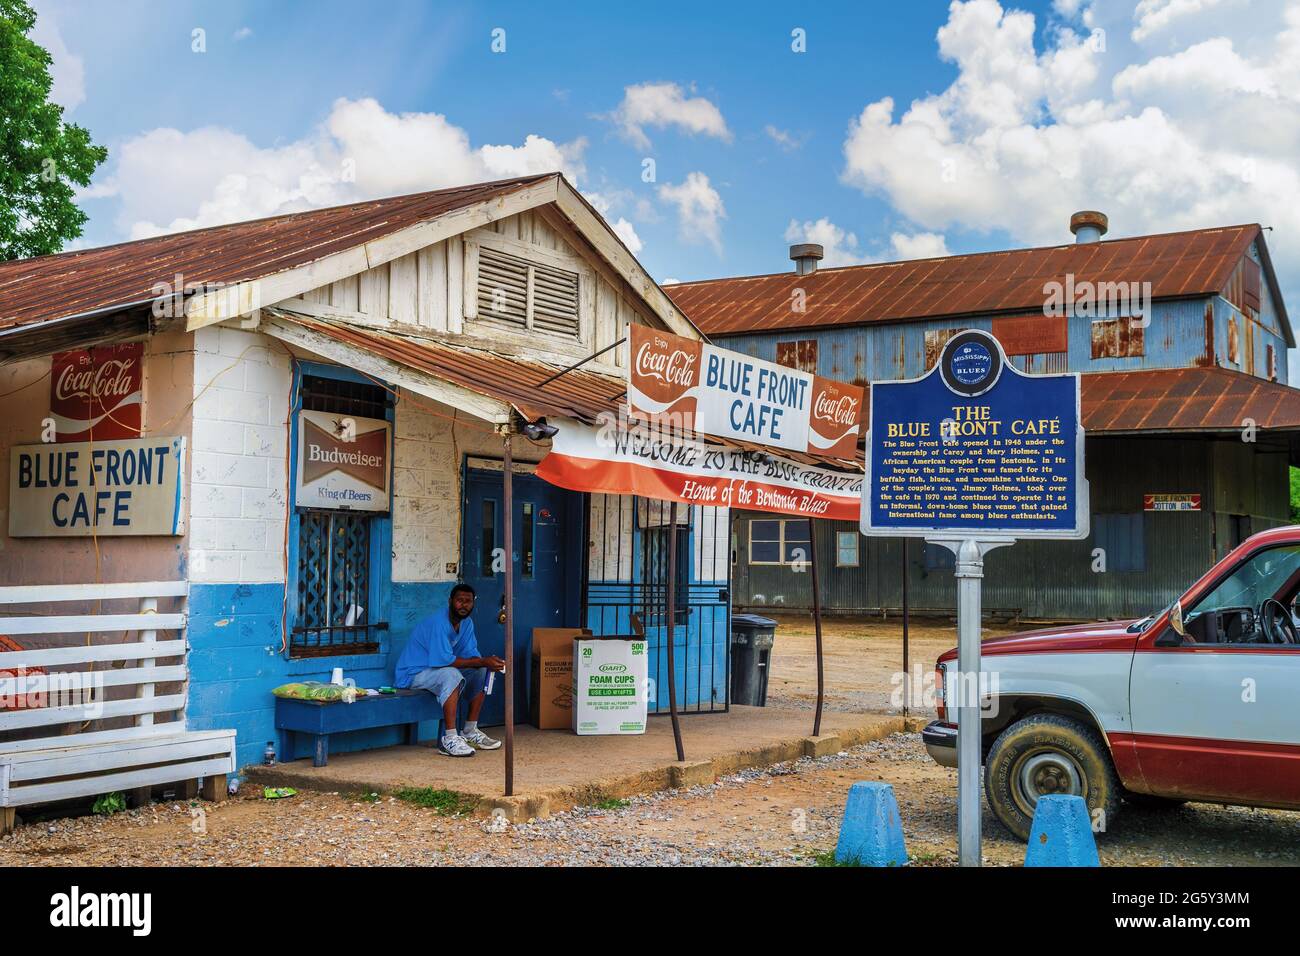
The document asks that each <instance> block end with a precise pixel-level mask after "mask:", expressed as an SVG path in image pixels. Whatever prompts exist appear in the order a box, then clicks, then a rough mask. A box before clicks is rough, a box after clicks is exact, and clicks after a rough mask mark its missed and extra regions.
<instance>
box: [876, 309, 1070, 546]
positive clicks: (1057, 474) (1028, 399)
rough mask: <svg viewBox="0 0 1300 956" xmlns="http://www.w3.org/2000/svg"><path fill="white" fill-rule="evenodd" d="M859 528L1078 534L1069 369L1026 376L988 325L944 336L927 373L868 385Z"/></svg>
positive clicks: (1006, 535)
mask: <svg viewBox="0 0 1300 956" xmlns="http://www.w3.org/2000/svg"><path fill="white" fill-rule="evenodd" d="M866 466H867V474H866V481H865V482H864V483H863V486H862V488H863V502H862V533H863V534H870V535H890V536H895V535H902V536H916V537H930V538H938V537H951V538H978V539H981V540H994V539H1014V538H1083V537H1086V536H1087V534H1088V494H1087V481H1086V480H1085V478H1084V472H1083V427H1082V425H1081V424H1080V418H1079V376H1078V375H1077V374H1073V373H1068V374H1059V375H1028V374H1025V373H1024V372H1021V371H1020V370H1019V369H1016V368H1014V367H1013V366H1011V365H1010V364H1009V363H1008V362H1007V359H1006V355H1005V354H1004V353H1003V351H1002V347H1001V345H1000V344H999V343H998V341H997V339H995V338H994V337H993V336H992V335H990V334H989V333H987V332H983V331H980V330H977V329H969V330H966V331H964V332H959V333H957V334H956V335H954V336H953V337H952V338H950V339H949V340H948V343H947V344H946V345H945V346H944V349H943V353H942V354H941V355H940V357H939V361H938V363H937V364H936V365H935V367H934V368H932V369H931V370H930V371H929V372H928V373H927V374H925V375H924V376H922V377H921V378H918V379H912V380H910V381H904V382H877V383H874V384H873V385H872V386H871V424H870V431H869V433H868V437H867V461H866Z"/></svg>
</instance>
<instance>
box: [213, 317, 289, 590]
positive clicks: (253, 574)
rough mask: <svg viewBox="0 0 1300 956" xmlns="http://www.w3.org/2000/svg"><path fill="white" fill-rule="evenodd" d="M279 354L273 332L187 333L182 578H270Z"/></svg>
mask: <svg viewBox="0 0 1300 956" xmlns="http://www.w3.org/2000/svg"><path fill="white" fill-rule="evenodd" d="M292 380H293V375H292V369H291V367H290V362H289V355H288V353H287V352H286V351H285V349H284V348H283V347H282V346H281V345H280V344H279V343H278V342H277V341H275V340H274V339H271V338H268V337H267V336H264V335H260V334H258V333H255V332H246V331H243V330H241V329H233V328H225V327H221V326H209V327H207V328H204V329H200V330H199V331H198V332H196V333H195V334H194V396H195V401H194V408H193V413H194V426H193V432H192V436H193V437H192V438H191V443H190V492H189V493H190V561H189V564H190V579H191V580H192V581H195V582H202V583H209V584H219V583H231V582H241V583H245V584H279V583H283V582H284V580H285V576H284V529H285V521H286V517H287V508H286V502H287V492H286V483H285V482H286V474H285V467H286V462H287V460H288V444H287V441H288V429H287V427H286V418H287V416H288V412H289V389H290V386H291V384H292Z"/></svg>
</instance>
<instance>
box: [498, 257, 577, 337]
mask: <svg viewBox="0 0 1300 956" xmlns="http://www.w3.org/2000/svg"><path fill="white" fill-rule="evenodd" d="M477 298H478V303H477V305H478V317H479V318H480V319H481V320H483V321H485V322H489V323H492V324H495V325H501V326H505V327H507V328H510V329H512V330H515V331H533V332H545V333H547V334H550V335H562V336H566V337H568V338H577V337H578V334H579V330H580V321H579V314H578V301H579V300H578V274H577V273H576V272H570V271H568V270H566V269H560V268H558V267H556V266H551V265H544V264H542V263H539V262H531V261H530V260H528V259H524V258H522V257H520V256H515V255H511V254H510V253H508V252H501V251H499V250H497V249H490V248H488V247H487V246H480V247H479V250H478V288H477Z"/></svg>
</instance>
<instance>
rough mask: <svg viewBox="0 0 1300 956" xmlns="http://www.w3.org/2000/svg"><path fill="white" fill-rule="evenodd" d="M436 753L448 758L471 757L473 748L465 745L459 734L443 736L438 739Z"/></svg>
mask: <svg viewBox="0 0 1300 956" xmlns="http://www.w3.org/2000/svg"><path fill="white" fill-rule="evenodd" d="M438 753H440V754H446V755H447V756H448V757H472V756H474V748H473V747H471V746H470V745H469V744H467V743H465V738H464V737H462V736H460V735H459V734H451V735H447V734H444V735H443V736H441V737H439V738H438Z"/></svg>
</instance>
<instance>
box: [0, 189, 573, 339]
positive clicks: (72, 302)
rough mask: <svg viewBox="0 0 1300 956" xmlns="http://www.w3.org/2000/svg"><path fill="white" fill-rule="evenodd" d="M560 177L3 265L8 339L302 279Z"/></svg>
mask: <svg viewBox="0 0 1300 956" xmlns="http://www.w3.org/2000/svg"><path fill="white" fill-rule="evenodd" d="M558 175H559V174H558V173H545V174H541V175H535V176H523V177H518V178H515V179H503V180H498V181H496V182H488V183H476V184H474V185H470V186H457V187H454V188H451V189H438V190H434V191H432V192H424V193H416V194H414V195H410V196H396V197H393V198H390V199H374V200H369V201H366V202H359V203H352V204H351V205H347V206H335V207H332V208H329V209H315V210H311V211H308V212H299V213H290V214H288V215H283V216H273V217H271V218H269V219H256V220H253V221H251V222H239V223H232V224H230V225H225V226H212V227H209V228H206V229H195V230H192V231H190V232H180V233H173V234H171V235H166V236H158V237H156V238H152V239H139V240H136V241H134V242H123V243H119V244H118V245H113V246H102V247H100V248H97V249H83V250H77V251H75V252H63V253H59V254H58V255H52V256H40V257H37V258H35V259H18V260H14V261H11V262H4V263H0V329H11V328H14V327H17V326H23V325H29V324H33V323H36V322H42V321H48V320H51V319H60V318H66V317H71V316H77V315H83V314H85V313H93V312H99V311H107V310H111V309H114V308H120V307H124V306H127V305H131V304H138V303H142V302H147V301H148V300H152V299H154V298H157V297H158V296H157V292H156V291H155V285H156V284H157V283H159V282H166V283H174V282H175V277H176V276H178V275H179V276H181V277H182V280H181V281H182V282H183V283H185V284H186V285H191V284H197V285H203V284H213V285H217V284H220V285H223V286H226V285H231V284H233V283H236V282H244V281H249V280H253V279H260V278H263V277H265V276H268V275H273V274H275V273H277V272H283V271H285V270H288V269H293V268H296V267H299V266H303V265H306V264H307V263H310V262H314V261H316V260H318V259H321V258H324V257H325V256H328V255H330V254H332V253H336V252H340V251H343V250H345V249H349V248H352V247H355V246H358V245H361V244H363V243H366V242H369V241H371V240H373V239H377V238H379V237H381V236H386V235H389V234H391V233H394V232H397V231H399V230H401V229H405V228H407V227H408V226H413V225H416V224H417V223H420V222H424V221H426V220H429V219H434V218H436V217H438V216H441V215H443V214H445V213H448V212H451V211H453V210H455V209H459V208H461V207H463V206H468V205H472V204H473V203H477V202H482V201H484V200H487V199H492V198H494V197H497V196H503V195H506V194H508V193H511V192H514V191H516V190H518V189H522V188H524V187H527V186H529V185H532V184H533V183H537V182H540V181H541V180H544V179H547V178H548V177H552V176H558Z"/></svg>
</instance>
